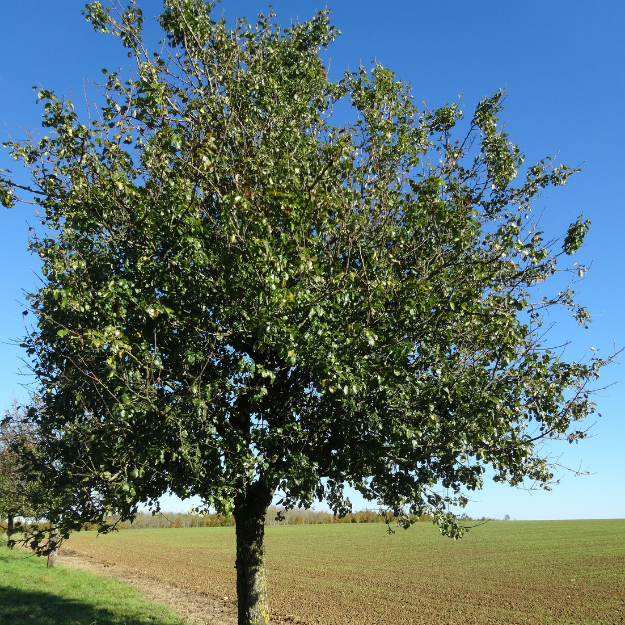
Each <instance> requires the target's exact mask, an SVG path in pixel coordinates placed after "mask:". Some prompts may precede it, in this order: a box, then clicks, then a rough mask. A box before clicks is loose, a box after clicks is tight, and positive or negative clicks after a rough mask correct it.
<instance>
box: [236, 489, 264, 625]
mask: <svg viewBox="0 0 625 625" xmlns="http://www.w3.org/2000/svg"><path fill="white" fill-rule="evenodd" d="M272 496H273V490H272V489H271V488H270V487H269V486H267V484H265V482H264V481H263V480H262V479H261V480H259V481H258V482H255V483H254V484H251V485H250V486H248V487H247V490H246V492H245V493H244V494H241V495H239V496H238V497H237V498H236V499H235V501H234V519H235V521H236V533H237V562H236V569H237V605H238V612H239V621H238V625H269V604H268V602H267V577H266V573H265V544H264V539H265V514H266V513H267V508H268V507H269V504H270V503H271V498H272Z"/></svg>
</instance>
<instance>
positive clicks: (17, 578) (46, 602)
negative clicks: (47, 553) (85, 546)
mask: <svg viewBox="0 0 625 625" xmlns="http://www.w3.org/2000/svg"><path fill="white" fill-rule="evenodd" d="M0 623H2V624H3V625H34V624H35V623H36V624H37V625H114V624H115V625H184V624H185V623H186V621H184V620H183V619H182V618H181V617H180V616H178V615H177V614H176V613H175V612H174V611H173V610H172V609H171V608H169V607H167V606H162V605H158V604H154V603H151V602H150V601H148V600H147V599H145V598H144V597H143V596H142V595H141V594H140V593H139V592H138V591H137V590H136V589H135V588H133V587H132V586H129V585H127V584H125V583H122V582H120V581H118V580H115V579H109V578H104V577H98V576H97V575H93V574H92V573H87V572H85V571H76V570H73V569H69V568H65V567H62V566H59V568H58V569H48V568H46V560H45V558H37V557H33V556H31V555H30V554H29V553H28V552H26V551H23V550H21V549H15V550H14V551H10V550H9V549H7V548H6V546H4V545H3V544H2V542H0Z"/></svg>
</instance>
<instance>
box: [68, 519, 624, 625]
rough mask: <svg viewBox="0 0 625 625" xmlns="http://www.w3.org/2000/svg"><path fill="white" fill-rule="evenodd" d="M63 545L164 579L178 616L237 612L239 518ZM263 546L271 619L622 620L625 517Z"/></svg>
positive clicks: (432, 622) (327, 534) (339, 622)
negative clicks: (456, 534)
mask: <svg viewBox="0 0 625 625" xmlns="http://www.w3.org/2000/svg"><path fill="white" fill-rule="evenodd" d="M68 547H69V548H70V549H72V550H74V551H75V552H77V553H80V554H82V555H84V556H89V557H91V558H92V559H93V560H95V561H97V562H100V563H103V564H105V565H108V566H107V567H103V569H104V570H106V569H110V570H111V574H113V575H115V576H116V577H117V576H119V574H116V571H118V570H120V571H122V570H123V571H124V572H125V573H124V574H125V575H127V576H128V581H132V580H133V579H134V580H137V582H136V583H137V585H138V586H139V587H140V588H141V587H143V586H145V587H146V588H148V587H150V584H154V586H156V587H160V588H161V590H159V591H154V592H157V594H156V595H152V596H153V597H154V598H156V599H157V600H162V598H163V597H164V598H166V599H167V598H168V597H172V599H171V600H168V603H170V601H173V602H175V603H170V605H173V606H174V607H177V608H178V609H179V610H180V611H181V613H182V614H187V612H188V614H189V615H191V613H192V609H193V610H195V607H194V606H196V605H200V604H201V606H206V607H202V608H198V612H197V616H195V617H193V618H198V619H200V620H196V621H194V622H196V623H198V622H203V623H215V624H221V623H234V622H235V620H228V619H234V617H235V613H236V603H235V570H234V528H197V529H180V530H176V529H165V530H128V531H124V532H120V533H119V534H116V535H110V536H100V537H98V536H97V535H96V534H95V532H86V533H80V534H77V535H74V536H72V537H71V539H70V541H69V543H68ZM266 547H267V557H268V559H267V576H268V582H269V603H270V609H271V612H272V618H273V622H274V623H306V624H307V625H316V624H317V623H322V624H324V625H356V624H358V625H360V624H361V623H367V625H375V624H379V625H382V624H384V625H388V624H391V623H392V624H393V625H537V624H540V625H619V624H624V623H625V520H615V521H567V522H564V521H562V522H560V521H558V522H555V521H554V522H510V523H502V522H500V523H491V524H487V525H484V526H481V527H479V528H476V529H474V530H473V531H472V532H470V533H469V535H468V536H467V537H466V538H465V539H463V540H462V541H458V542H454V541H452V540H449V539H446V538H443V537H441V536H440V535H439V534H438V532H437V531H436V529H435V528H433V527H432V526H431V525H429V524H423V523H419V524H417V525H416V526H414V527H413V528H411V529H410V530H408V531H403V530H398V531H397V533H396V534H395V535H393V536H388V535H387V534H386V533H385V532H384V528H383V527H380V526H379V525H351V526H349V525H326V526H321V525H318V526H286V527H275V528H271V527H270V528H267V534H266ZM144 580H150V582H148V581H144ZM152 587H153V586H152ZM162 589H165V590H162ZM170 589H177V590H170ZM178 591H180V593H181V594H178ZM147 592H150V591H147ZM147 592H146V594H147ZM187 593H190V594H187ZM148 596H150V595H148ZM226 597H227V599H226ZM159 598H160V599H159ZM202 610H205V611H204V612H202ZM203 618H205V619H206V620H204V621H202V620H201V619H203ZM210 619H213V620H212V621H211V620H210Z"/></svg>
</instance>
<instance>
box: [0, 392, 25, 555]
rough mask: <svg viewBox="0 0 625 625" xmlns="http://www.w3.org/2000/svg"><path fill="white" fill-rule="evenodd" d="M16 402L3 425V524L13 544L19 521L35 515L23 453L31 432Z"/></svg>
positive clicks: (0, 471)
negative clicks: (12, 539) (21, 454)
mask: <svg viewBox="0 0 625 625" xmlns="http://www.w3.org/2000/svg"><path fill="white" fill-rule="evenodd" d="M22 412H23V411H22V409H21V407H20V406H18V405H17V402H16V401H14V402H13V405H12V408H11V409H10V410H7V412H6V413H5V417H4V419H3V420H2V421H0V520H4V519H6V521H7V525H6V528H4V529H6V533H7V538H8V541H9V543H10V541H11V537H12V535H13V534H14V532H15V518H16V517H30V516H32V514H33V502H32V496H31V495H32V491H33V488H32V483H31V482H30V481H29V480H28V479H27V476H26V475H25V472H24V470H23V469H24V467H23V461H22V458H21V457H20V450H21V449H23V448H24V447H25V446H28V445H30V443H31V441H32V436H31V432H30V431H29V429H28V428H25V427H24V426H23V419H22V417H23V414H22Z"/></svg>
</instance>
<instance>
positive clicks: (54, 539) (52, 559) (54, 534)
mask: <svg viewBox="0 0 625 625" xmlns="http://www.w3.org/2000/svg"><path fill="white" fill-rule="evenodd" d="M58 538H59V530H58V529H57V527H56V525H51V526H50V538H49V539H48V545H49V546H50V547H51V548H52V551H51V552H50V553H49V554H48V568H49V569H55V568H56V560H57V557H58V555H59V548H58V546H57V545H58Z"/></svg>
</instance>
